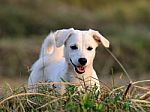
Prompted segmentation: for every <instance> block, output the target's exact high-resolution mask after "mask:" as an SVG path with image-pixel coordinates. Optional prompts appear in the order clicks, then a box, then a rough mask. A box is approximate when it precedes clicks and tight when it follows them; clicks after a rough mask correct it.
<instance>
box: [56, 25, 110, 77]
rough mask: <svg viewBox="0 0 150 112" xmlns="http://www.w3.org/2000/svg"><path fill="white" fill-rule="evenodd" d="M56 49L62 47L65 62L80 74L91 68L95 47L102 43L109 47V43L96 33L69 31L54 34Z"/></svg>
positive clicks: (91, 31) (59, 31)
mask: <svg viewBox="0 0 150 112" xmlns="http://www.w3.org/2000/svg"><path fill="white" fill-rule="evenodd" d="M55 39H56V47H61V46H62V45H64V56H65V59H66V61H67V62H68V63H69V64H71V65H72V67H73V68H74V70H75V72H77V73H78V74H82V73H84V72H85V71H86V68H87V67H89V66H92V64H93V59H94V57H95V50H96V48H97V46H98V45H99V44H100V43H102V45H103V46H104V47H107V48H108V47H109V41H108V40H107V39H106V38H104V37H103V36H102V35H101V34H100V33H99V32H98V31H94V30H91V29H90V30H88V31H80V30H74V29H73V28H70V29H63V30H58V31H56V32H55Z"/></svg>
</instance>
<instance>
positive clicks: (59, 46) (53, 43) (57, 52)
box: [28, 28, 109, 90]
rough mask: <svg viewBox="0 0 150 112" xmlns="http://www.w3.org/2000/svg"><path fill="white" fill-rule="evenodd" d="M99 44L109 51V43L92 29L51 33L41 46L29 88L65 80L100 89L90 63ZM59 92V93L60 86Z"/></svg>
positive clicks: (63, 30)
mask: <svg viewBox="0 0 150 112" xmlns="http://www.w3.org/2000/svg"><path fill="white" fill-rule="evenodd" d="M100 43H101V44H102V45H103V46H104V47H106V48H108V47H109V41H108V40H107V39H106V38H104V37H103V36H102V35H101V34H100V33H99V32H98V31H94V30H92V29H89V30H87V31H81V30H75V29H73V28H70V29H62V30H57V31H56V32H53V33H50V34H49V35H48V36H47V38H46V39H45V40H44V42H43V44H42V47H41V53H40V57H39V59H38V60H37V61H36V62H35V63H34V64H33V66H32V69H31V70H32V71H31V74H30V77H29V79H28V85H29V87H31V86H33V85H35V84H38V83H39V82H62V81H64V80H65V81H67V82H69V83H74V84H81V83H82V81H81V79H83V80H84V83H85V84H86V85H88V86H90V85H94V84H97V85H98V86H99V81H98V77H97V75H96V72H95V70H94V69H93V60H94V57H95V50H96V48H97V46H98V45H99V44H100ZM58 88H59V90H61V89H60V88H61V86H58ZM63 89H64V88H63Z"/></svg>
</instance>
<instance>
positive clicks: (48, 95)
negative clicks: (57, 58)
mask: <svg viewBox="0 0 150 112" xmlns="http://www.w3.org/2000/svg"><path fill="white" fill-rule="evenodd" d="M142 83H150V80H143V81H137V82H132V83H129V84H128V85H125V86H121V87H117V88H116V87H114V88H110V87H108V86H107V84H105V83H104V82H101V89H100V91H98V90H97V87H96V86H94V87H87V86H86V87H85V86H82V88H83V89H82V90H78V89H77V88H78V87H79V86H80V85H75V84H71V83H67V82H64V83H60V84H61V85H68V86H67V88H66V92H65V94H63V95H62V94H60V93H58V92H57V91H56V88H55V87H54V86H52V87H50V85H54V84H55V83H40V84H39V85H38V87H37V88H38V90H37V92H33V93H29V92H27V91H28V88H26V87H24V86H21V87H20V88H16V89H12V88H10V87H8V88H9V89H7V92H6V94H4V95H3V98H1V100H0V111H2V112H3V111H4V112H8V111H17V112H26V111H33V112H34V111H37V112H38V111H67V112H68V111H71V112H72V111H77V110H78V111H84V112H87V111H91V112H95V111H100V112H101V111H113V112H117V111H121V110H122V111H132V112H134V111H135V112H136V111H142V112H147V111H149V110H150V93H149V91H150V87H144V86H140V85H142ZM57 84H58V83H57Z"/></svg>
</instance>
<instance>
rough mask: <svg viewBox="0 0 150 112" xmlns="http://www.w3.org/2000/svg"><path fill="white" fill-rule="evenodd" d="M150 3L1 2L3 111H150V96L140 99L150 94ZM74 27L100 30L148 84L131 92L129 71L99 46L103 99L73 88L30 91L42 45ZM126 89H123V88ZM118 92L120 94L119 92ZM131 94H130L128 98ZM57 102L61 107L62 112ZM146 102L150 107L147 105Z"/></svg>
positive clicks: (0, 91)
mask: <svg viewBox="0 0 150 112" xmlns="http://www.w3.org/2000/svg"><path fill="white" fill-rule="evenodd" d="M149 4H150V1H149V0H131V1H128V0H126V1H120V0H109V2H108V1H106V0H91V1H90V0H55V1H53V0H45V1H42V0H34V1H31V0H13V1H12V0H0V104H2V110H0V111H5V112H7V111H9V109H10V107H13V108H16V107H17V109H18V110H19V109H20V110H21V111H23V112H24V111H28V110H29V109H31V110H32V111H33V112H34V111H40V109H37V108H38V107H43V105H44V104H46V105H45V106H44V107H43V108H42V109H43V111H46V110H48V109H49V110H55V111H58V110H62V111H71V110H72V109H74V110H78V109H79V111H80V109H81V111H85V112H86V111H106V109H108V110H109V109H110V111H111V109H112V110H116V109H117V110H118V111H119V109H124V111H130V109H131V110H133V111H143V112H144V111H148V109H149V105H150V104H149V98H146V99H142V98H140V97H142V96H143V95H147V92H148V91H149V81H148V79H150V75H149V74H150V59H149V57H150V44H149V43H150V8H149ZM70 27H73V28H75V29H89V28H91V29H95V30H98V31H100V33H101V34H102V35H104V36H105V37H106V38H107V39H108V40H110V43H111V46H112V48H111V49H112V53H113V54H114V55H115V57H116V58H117V59H118V60H119V61H120V63H121V64H122V65H123V66H124V68H125V70H126V71H127V72H128V74H129V76H130V78H131V79H132V82H133V83H134V82H137V81H142V80H144V81H143V82H142V83H136V84H137V85H136V84H133V83H132V84H131V85H132V86H134V87H132V88H130V87H129V88H130V89H131V91H128V90H127V88H128V86H129V84H130V81H129V80H128V78H127V77H126V75H125V72H124V71H123V70H122V68H121V66H120V65H119V64H118V63H117V61H116V60H115V59H114V58H113V56H111V54H110V53H109V52H108V51H107V50H106V49H105V48H103V47H102V46H99V47H98V49H97V53H96V58H95V60H94V67H95V69H96V71H97V74H98V76H99V79H100V81H102V82H104V83H105V84H106V85H107V86H108V87H109V89H108V87H106V86H104V85H105V84H103V83H102V85H103V86H104V88H102V95H101V97H100V98H98V100H95V99H96V98H97V95H96V93H95V92H92V91H90V90H86V89H85V90H83V91H80V92H81V93H80V92H79V93H78V91H77V90H76V89H75V88H76V86H73V87H72V86H71V87H70V88H71V90H70V88H69V90H68V91H67V93H66V94H65V95H64V96H61V95H60V94H58V93H56V92H55V91H53V89H52V90H49V89H48V88H47V87H45V86H44V87H43V88H42V90H40V91H39V93H36V94H29V93H27V87H26V83H27V79H28V76H29V74H30V68H31V66H32V64H33V63H34V61H35V60H36V59H37V58H38V55H39V52H40V47H41V43H42V41H43V40H44V38H45V37H46V36H47V35H48V33H49V32H50V31H55V30H57V29H62V28H70ZM145 80H147V82H145ZM139 85H140V86H141V88H142V89H141V88H140V89H139V88H138V87H137V86H139ZM121 86H124V87H123V88H121V89H120V88H119V87H121ZM116 88H119V90H117V91H115V92H114V89H116ZM133 88H134V91H133V90H132V89H133ZM137 88H138V89H137ZM40 89H41V88H40ZM92 89H95V88H92ZM103 89H104V91H105V92H106V95H105V92H103ZM4 90H5V91H4ZM87 91H88V92H87ZM126 91H127V93H128V95H127V94H126V95H125V96H126V97H125V99H124V100H123V99H122V98H123V97H124V94H125V92H126ZM5 92H6V93H5ZM108 93H112V94H108ZM70 94H72V95H70ZM148 95H149V93H148ZM51 96H54V97H51ZM77 96H79V97H77ZM7 98H8V99H7ZM9 98H10V99H9ZM5 99H6V101H4V100H5ZM87 99H91V100H90V101H88V100H87ZM137 100H138V101H137ZM3 101H4V102H3ZM30 101H31V102H30ZM37 102H40V103H39V104H37ZM112 102H114V105H113V104H111V103H112ZM107 103H108V105H106V104H107ZM55 104H56V105H57V106H60V107H62V108H58V110H57V109H56V108H55V107H54V105H55ZM145 104H146V105H148V106H146V107H143V105H145ZM9 105H10V106H9ZM29 105H30V106H29ZM64 105H66V106H64ZM74 105H75V106H74ZM117 107H118V108H117Z"/></svg>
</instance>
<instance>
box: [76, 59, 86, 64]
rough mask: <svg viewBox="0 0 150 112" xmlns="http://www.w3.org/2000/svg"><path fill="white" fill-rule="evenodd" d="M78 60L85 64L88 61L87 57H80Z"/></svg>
mask: <svg viewBox="0 0 150 112" xmlns="http://www.w3.org/2000/svg"><path fill="white" fill-rule="evenodd" d="M78 62H79V63H80V64H81V65H85V64H86V63H87V59H86V58H79V60H78Z"/></svg>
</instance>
